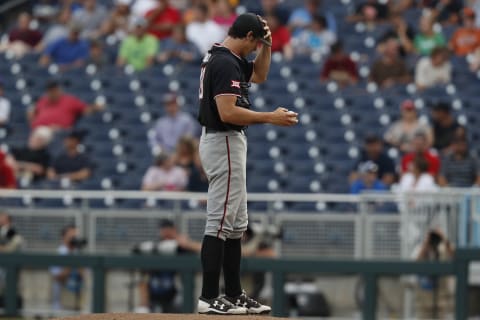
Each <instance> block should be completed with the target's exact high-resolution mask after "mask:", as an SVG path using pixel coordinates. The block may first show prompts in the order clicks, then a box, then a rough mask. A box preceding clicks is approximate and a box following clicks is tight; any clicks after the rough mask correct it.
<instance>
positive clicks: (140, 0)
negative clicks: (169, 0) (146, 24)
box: [130, 0, 158, 17]
mask: <svg viewBox="0 0 480 320" xmlns="http://www.w3.org/2000/svg"><path fill="white" fill-rule="evenodd" d="M157 5H158V2H157V0H136V1H135V2H134V3H133V5H132V6H131V8H130V9H131V12H132V15H133V16H135V17H143V16H145V14H146V13H147V12H148V11H150V10H152V9H155V8H156V7H157Z"/></svg>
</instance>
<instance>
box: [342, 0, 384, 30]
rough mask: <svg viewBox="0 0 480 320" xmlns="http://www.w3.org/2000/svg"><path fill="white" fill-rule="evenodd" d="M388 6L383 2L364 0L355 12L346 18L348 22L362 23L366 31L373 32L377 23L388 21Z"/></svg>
mask: <svg viewBox="0 0 480 320" xmlns="http://www.w3.org/2000/svg"><path fill="white" fill-rule="evenodd" d="M388 16H389V10H388V5H387V4H386V3H385V2H384V1H379V0H366V1H364V2H362V3H360V4H359V5H358V6H357V8H356V12H355V14H353V15H350V16H348V17H347V21H348V22H363V23H364V24H365V26H366V28H367V30H374V29H375V28H376V27H377V24H378V23H379V22H383V21H385V20H386V19H388Z"/></svg>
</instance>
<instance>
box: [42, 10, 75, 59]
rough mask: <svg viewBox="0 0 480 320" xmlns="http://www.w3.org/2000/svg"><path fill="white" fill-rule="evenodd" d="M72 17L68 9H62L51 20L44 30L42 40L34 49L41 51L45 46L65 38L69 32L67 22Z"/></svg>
mask: <svg viewBox="0 0 480 320" xmlns="http://www.w3.org/2000/svg"><path fill="white" fill-rule="evenodd" d="M71 18H72V13H71V12H70V10H62V11H61V12H60V13H59V14H58V16H57V17H56V20H55V21H54V22H52V23H51V24H50V25H49V27H48V28H47V30H46V31H45V33H44V35H43V38H42V41H41V42H40V43H39V44H38V45H37V47H36V49H35V51H36V52H43V51H44V50H45V48H48V47H50V46H51V45H52V44H53V43H55V42H57V41H59V40H61V39H64V38H67V37H68V33H69V30H70V29H69V27H68V24H69V22H70V19H71Z"/></svg>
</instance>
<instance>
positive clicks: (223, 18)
mask: <svg viewBox="0 0 480 320" xmlns="http://www.w3.org/2000/svg"><path fill="white" fill-rule="evenodd" d="M212 8H213V15H212V16H213V18H212V19H213V21H214V22H215V23H216V24H218V25H219V26H220V27H222V28H223V32H224V34H227V32H228V29H229V28H230V26H231V25H232V24H233V22H234V21H235V19H236V18H237V14H236V13H235V8H234V6H233V5H232V4H231V1H229V0H216V1H215V2H214V3H213V7H212Z"/></svg>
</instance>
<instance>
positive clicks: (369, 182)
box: [350, 161, 388, 194]
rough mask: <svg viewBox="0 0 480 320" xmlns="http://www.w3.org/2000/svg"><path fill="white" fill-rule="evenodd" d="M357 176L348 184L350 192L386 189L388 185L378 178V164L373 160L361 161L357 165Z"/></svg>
mask: <svg viewBox="0 0 480 320" xmlns="http://www.w3.org/2000/svg"><path fill="white" fill-rule="evenodd" d="M358 173H359V177H358V179H357V180H355V181H353V183H352V184H351V185H350V193H351V194H360V193H362V192H363V191H367V190H368V191H386V190H388V187H387V186H386V185H385V184H384V183H383V182H382V181H381V180H380V179H379V178H378V166H377V165H376V164H375V162H373V161H367V162H364V163H361V164H360V165H359V167H358Z"/></svg>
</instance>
